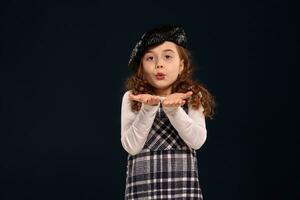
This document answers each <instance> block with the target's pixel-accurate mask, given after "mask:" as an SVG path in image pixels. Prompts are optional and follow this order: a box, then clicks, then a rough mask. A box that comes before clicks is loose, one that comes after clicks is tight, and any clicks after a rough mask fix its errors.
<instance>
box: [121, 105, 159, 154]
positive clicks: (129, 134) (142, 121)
mask: <svg viewBox="0 0 300 200" xmlns="http://www.w3.org/2000/svg"><path fill="white" fill-rule="evenodd" d="M158 108H159V104H158V105H156V106H151V105H146V104H142V106H141V109H140V111H139V113H138V114H137V115H136V117H135V119H134V121H133V122H132V124H131V125H130V126H128V127H122V137H121V143H122V146H123V148H124V149H125V150H126V151H127V152H128V153H129V154H131V155H135V154H137V153H139V152H140V151H141V150H142V149H143V147H144V145H145V142H146V140H147V137H148V134H149V132H150V129H151V126H152V124H153V121H154V118H155V115H156V112H157V110H158Z"/></svg>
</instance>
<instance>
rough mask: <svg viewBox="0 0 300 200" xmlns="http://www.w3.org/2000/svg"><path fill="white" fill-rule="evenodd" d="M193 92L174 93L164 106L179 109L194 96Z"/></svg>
mask: <svg viewBox="0 0 300 200" xmlns="http://www.w3.org/2000/svg"><path fill="white" fill-rule="evenodd" d="M192 94H193V92H192V91H188V92H186V93H173V94H170V95H168V96H167V97H166V98H165V99H164V101H163V102H162V105H163V106H164V107H178V106H182V105H184V104H185V102H186V100H185V99H187V98H189V97H190V96H192Z"/></svg>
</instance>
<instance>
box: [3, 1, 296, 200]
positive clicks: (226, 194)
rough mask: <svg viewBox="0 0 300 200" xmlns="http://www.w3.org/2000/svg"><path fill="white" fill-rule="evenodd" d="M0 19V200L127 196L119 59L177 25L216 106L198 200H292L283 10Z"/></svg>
mask: <svg viewBox="0 0 300 200" xmlns="http://www.w3.org/2000/svg"><path fill="white" fill-rule="evenodd" d="M0 11H1V40H0V41H1V44H0V45H1V52H0V53H1V54H0V56H1V57H0V58H1V60H0V66H1V71H0V81H1V82H0V84H1V88H0V89H1V94H0V95H1V99H0V100H1V110H0V112H1V115H0V117H1V118H0V125H1V126H0V164H1V165H0V167H1V171H0V181H1V182H0V183H1V187H0V195H1V196H0V199H3V200H12V199H34V200H35V199H73V200H76V199H123V195H124V189H125V175H126V174H125V173H126V159H127V154H126V152H125V150H124V149H123V148H122V146H121V142H120V111H121V99H122V95H123V83H124V81H125V79H126V78H127V77H128V76H129V75H130V73H131V71H130V70H129V69H128V68H127V62H128V59H129V55H130V52H131V50H132V48H133V47H134V45H135V43H136V42H137V40H138V38H139V37H140V36H141V35H142V33H143V32H145V31H146V30H148V29H150V28H153V27H154V26H157V25H161V24H165V23H175V24H179V25H182V26H183V27H184V28H185V30H186V32H187V34H188V38H189V42H190V46H191V49H192V53H193V56H194V59H195V63H196V66H197V70H196V73H195V79H197V80H198V81H200V82H201V83H202V84H204V85H205V86H206V87H207V89H208V90H209V91H211V93H212V94H213V95H214V96H215V98H216V102H217V108H216V115H215V119H214V120H207V129H208V138H207V141H206V143H205V145H204V146H202V148H201V149H199V150H198V151H197V153H198V159H199V160H198V162H199V176H200V183H201V187H202V190H203V195H204V198H205V199H206V200H220V199H226V200H227V199H228V200H248V199H249V200H250V199H291V197H292V196H294V195H295V194H296V193H295V192H296V184H295V183H296V182H297V181H298V177H299V176H297V175H299V174H298V173H295V172H294V170H295V171H296V169H297V166H296V165H295V164H291V163H290V161H293V160H294V161H296V159H297V157H296V156H295V155H293V154H291V152H296V144H297V143H298V141H296V140H291V139H290V136H291V134H293V132H292V131H290V130H289V128H288V127H289V115H288V110H289V109H290V108H289V102H288V5H287V1H279V0H273V1H253V0H251V1H250V0H247V1H225V0H224V1H222V0H216V1H205V2H204V1H136V2H132V1H120V2H117V1H109V2H102V1H82V2H79V1H70V2H66V1H58V2H55V1H48V2H46V1H35V2H34V1H9V2H8V1H7V2H3V1H1V4H0ZM287 138H289V139H287ZM297 195H298V197H299V192H298V193H297Z"/></svg>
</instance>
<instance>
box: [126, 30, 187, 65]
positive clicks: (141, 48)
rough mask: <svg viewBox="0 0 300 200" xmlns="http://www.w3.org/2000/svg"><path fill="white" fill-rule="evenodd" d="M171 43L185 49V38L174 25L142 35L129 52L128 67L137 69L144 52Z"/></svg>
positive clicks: (182, 32) (182, 31)
mask: <svg viewBox="0 0 300 200" xmlns="http://www.w3.org/2000/svg"><path fill="white" fill-rule="evenodd" d="M165 41H171V42H174V43H175V44H177V45H179V46H182V47H184V48H187V37H186V34H185V31H184V29H183V28H182V27H180V26H176V25H163V26H160V27H157V28H154V29H151V30H149V31H147V32H146V33H144V34H143V35H142V37H141V38H140V40H139V41H138V42H137V44H136V45H135V47H134V49H133V50H132V52H131V55H130V59H129V63H128V66H129V67H131V68H133V69H134V70H136V69H137V67H138V65H139V61H140V59H141V57H142V56H143V54H144V52H145V51H146V50H147V49H149V48H150V47H151V46H153V45H157V44H160V43H163V42H165Z"/></svg>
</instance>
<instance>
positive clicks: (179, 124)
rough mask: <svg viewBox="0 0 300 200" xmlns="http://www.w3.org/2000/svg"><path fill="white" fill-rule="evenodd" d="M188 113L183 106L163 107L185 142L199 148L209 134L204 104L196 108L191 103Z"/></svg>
mask: <svg viewBox="0 0 300 200" xmlns="http://www.w3.org/2000/svg"><path fill="white" fill-rule="evenodd" d="M188 107H189V113H188V114H187V113H186V112H185V111H184V110H183V108H182V107H180V106H179V107H163V109H164V111H165V113H166V115H167V117H168V118H169V120H170V122H171V124H172V125H173V126H174V128H175V129H176V130H177V132H178V134H179V136H180V137H181V138H182V139H183V140H184V142H185V143H186V144H187V145H188V146H189V147H191V148H193V149H199V148H200V147H201V146H202V145H203V144H204V142H205V140H206V136H207V130H206V124H205V116H204V114H203V110H204V108H203V106H202V105H200V107H199V109H197V110H195V109H193V108H192V106H191V105H190V104H189V105H188Z"/></svg>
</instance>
